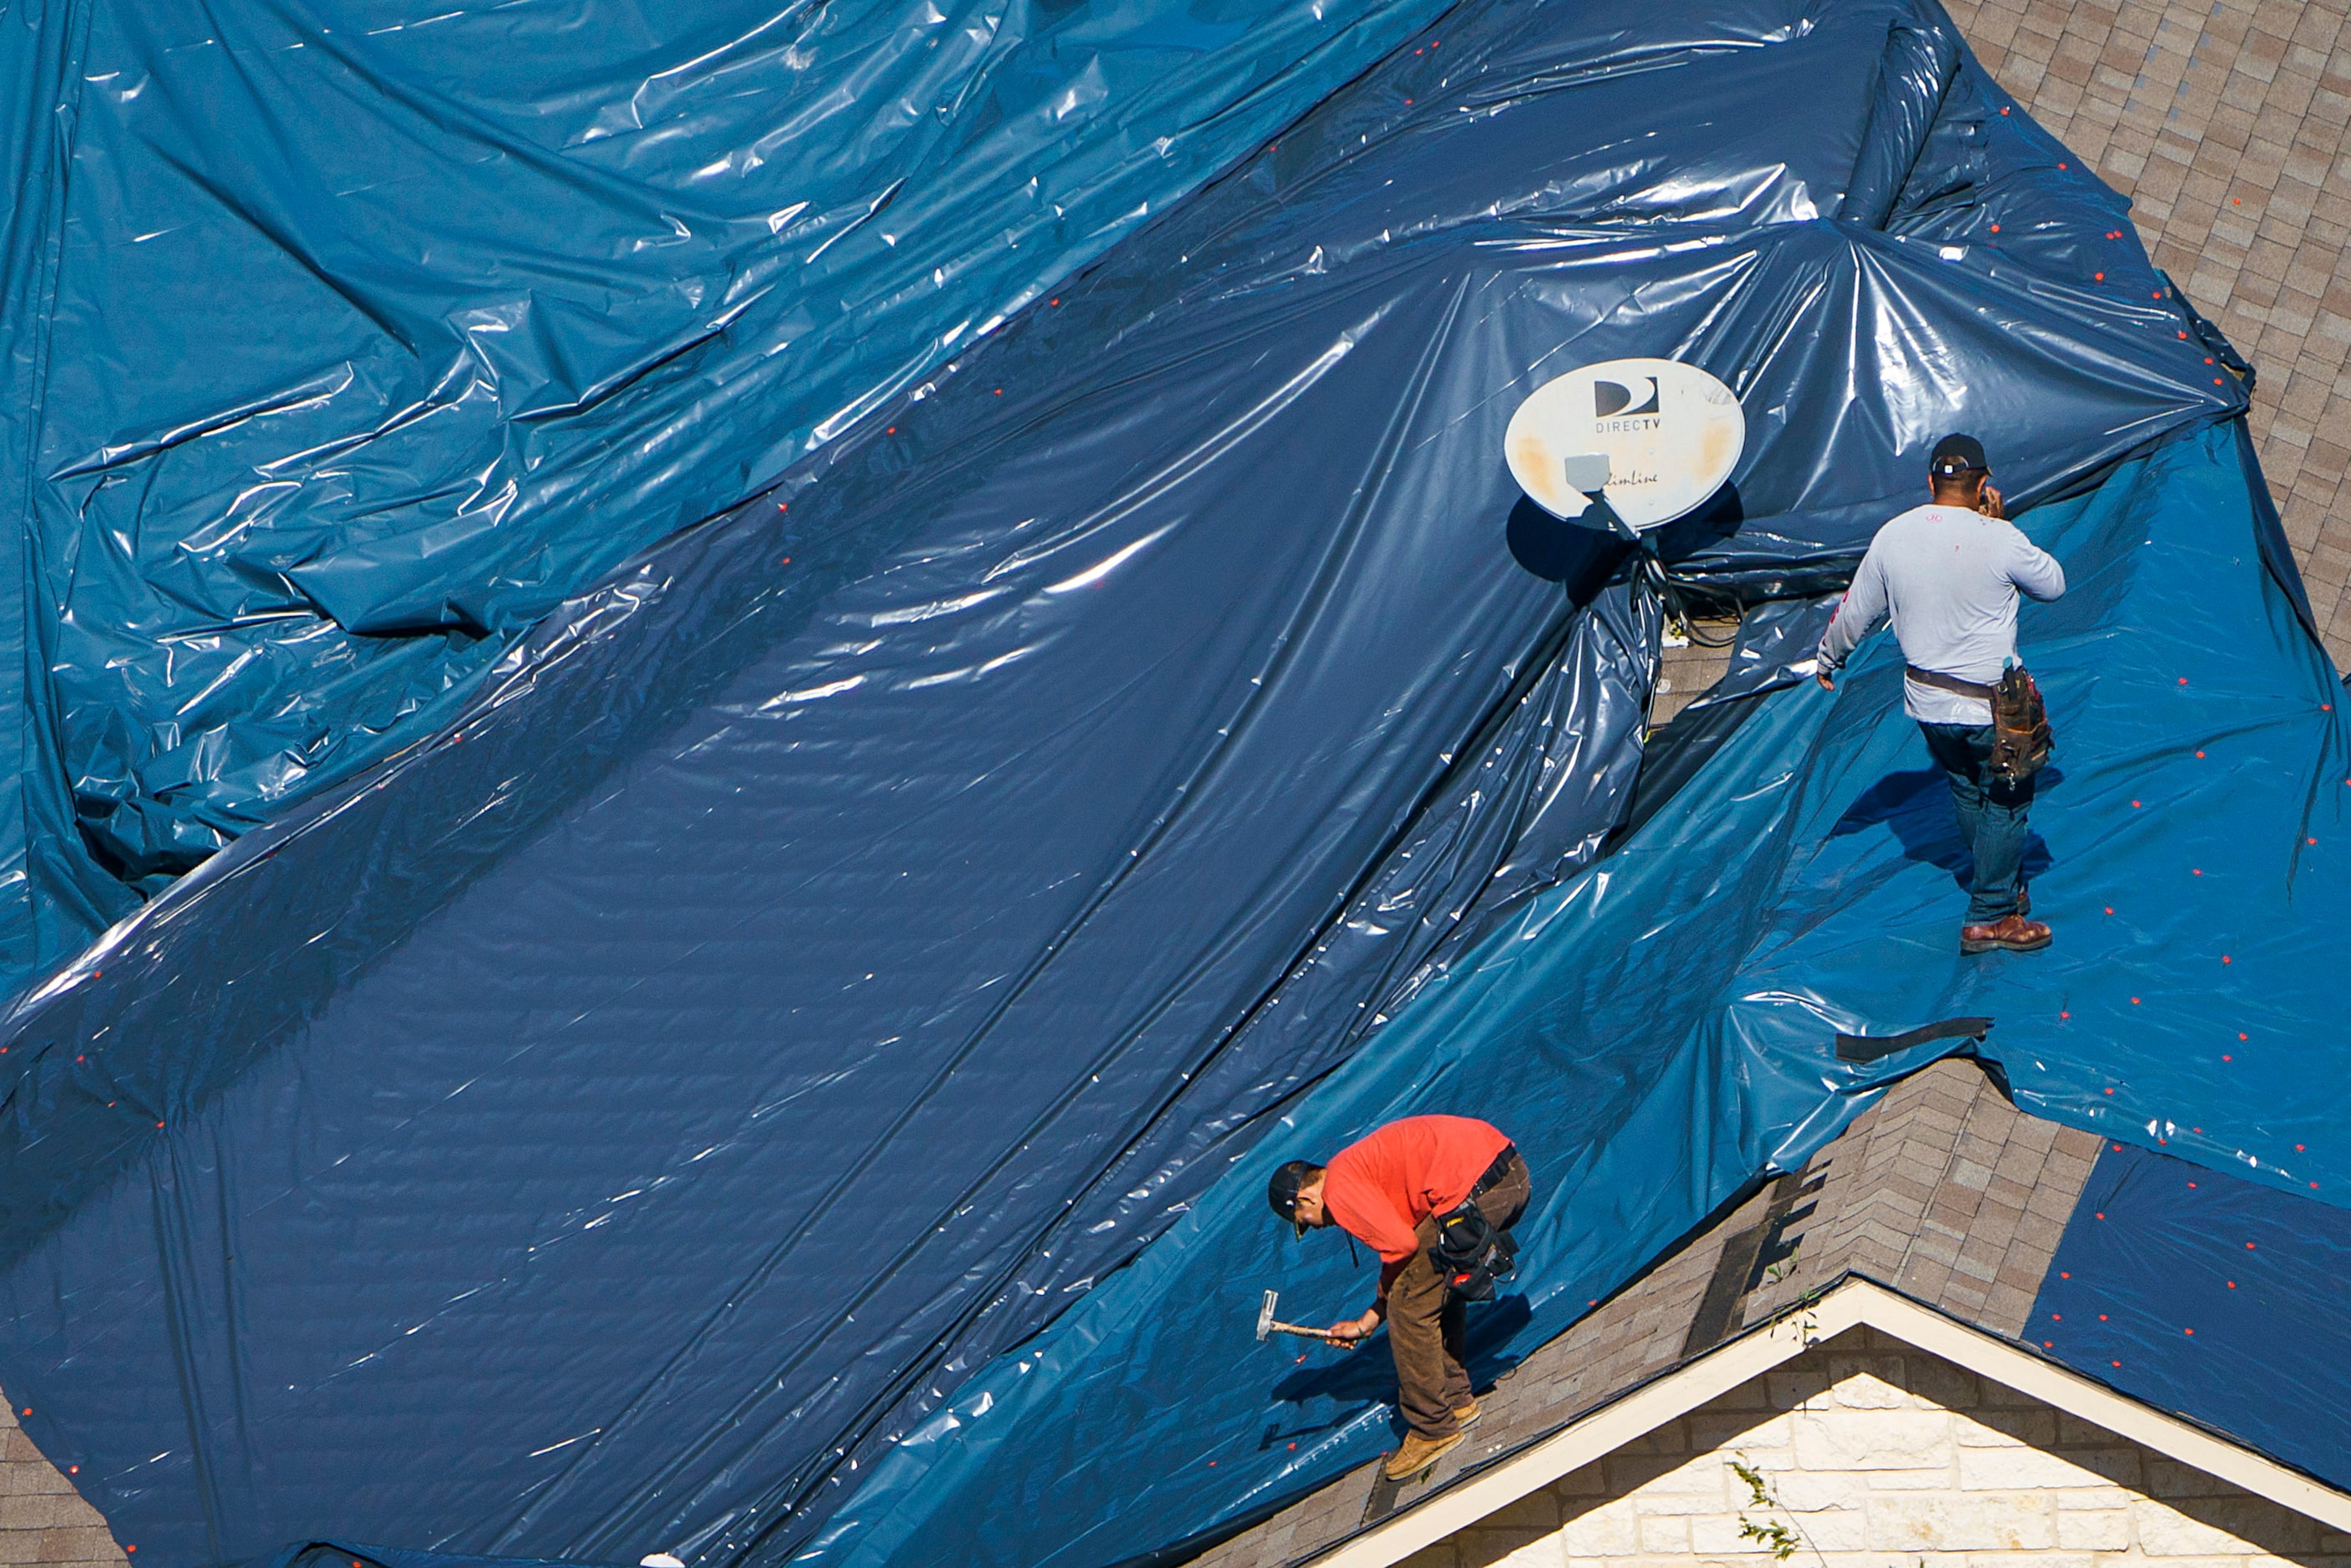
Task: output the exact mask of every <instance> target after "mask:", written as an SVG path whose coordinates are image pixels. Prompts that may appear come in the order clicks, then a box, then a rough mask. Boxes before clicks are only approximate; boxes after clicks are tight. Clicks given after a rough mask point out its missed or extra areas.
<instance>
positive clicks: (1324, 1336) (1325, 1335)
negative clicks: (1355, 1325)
mask: <svg viewBox="0 0 2351 1568" xmlns="http://www.w3.org/2000/svg"><path fill="white" fill-rule="evenodd" d="M1265 1331H1266V1332H1267V1333H1268V1334H1296V1335H1298V1336H1299V1337H1300V1338H1301V1339H1319V1340H1322V1342H1323V1343H1324V1344H1326V1345H1353V1343H1354V1341H1353V1340H1351V1339H1341V1338H1340V1337H1339V1336H1338V1335H1336V1334H1332V1332H1331V1331H1330V1330H1328V1329H1323V1328H1301V1327H1300V1326H1299V1325H1298V1324H1294V1323H1270V1324H1266V1325H1265Z"/></svg>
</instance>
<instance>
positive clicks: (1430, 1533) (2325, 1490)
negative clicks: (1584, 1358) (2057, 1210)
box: [1306, 1278, 2351, 1568]
mask: <svg viewBox="0 0 2351 1568" xmlns="http://www.w3.org/2000/svg"><path fill="white" fill-rule="evenodd" d="M1863 1326H1867V1327H1870V1328H1875V1329H1878V1330H1880V1331H1882V1332H1884V1333H1886V1334H1892V1335H1893V1336H1894V1337H1895V1338H1896V1339H1899V1340H1901V1341H1903V1342H1904V1343H1905V1344H1907V1345H1912V1346H1915V1347H1916V1348H1917V1349H1919V1350H1923V1351H1925V1352H1927V1353H1928V1355H1939V1356H1941V1357H1942V1358H1943V1359H1944V1360H1946V1361H1949V1362H1950V1363H1952V1364H1953V1365H1954V1366H1962V1367H1965V1368H1966V1369H1967V1370H1969V1371H1970V1372H1973V1373H1976V1374H1978V1375H1980V1376H1985V1377H1989V1378H1991V1379H1992V1380H1993V1381H1994V1382H1996V1383H1999V1384H2001V1385H2002V1386H2006V1387H2009V1388H2012V1389H2014V1390H2015V1391H2016V1392H2017V1393H2019V1394H2025V1395H2030V1396H2031V1397H2033V1398H2035V1399H2039V1400H2041V1401H2042V1402H2043V1404H2046V1405H2051V1406H2054V1407H2056V1408H2058V1409H2060V1410H2063V1411H2064V1412H2066V1413H2067V1414H2068V1415H2072V1416H2076V1417H2080V1418H2081V1419H2083V1420H2085V1421H2087V1422H2089V1423H2091V1424H2092V1425H2093V1426H2097V1427H2104V1428H2105V1429H2106V1430H2107V1431H2109V1432H2113V1433H2115V1434H2116V1436H2118V1437H2123V1438H2129V1439H2131V1440H2132V1441H2133V1442H2136V1443H2139V1444H2142V1445H2144V1446H2146V1447H2147V1448H2150V1449H2154V1450H2155V1451H2156V1452H2158V1453H2159V1454H2163V1455H2165V1456H2167V1457H2168V1458H2170V1459H2178V1460H2179V1462H2180V1463H2182V1464H2184V1465H2189V1466H2192V1467H2194V1468H2195V1469H2199V1470H2201V1471H2203V1472H2204V1473H2205V1474H2206V1475H2209V1476H2216V1477H2218V1478H2220V1480H2226V1481H2230V1482H2232V1483H2234V1484H2235V1485H2237V1486H2241V1487H2242V1488H2244V1489H2245V1490H2247V1491H2250V1492H2252V1493H2254V1494H2255V1495H2257V1496H2260V1497H2265V1498H2267V1499H2269V1500H2270V1501H2272V1502H2274V1503H2277V1504H2279V1505H2281V1506H2283V1507H2285V1508H2290V1509H2292V1510H2294V1511H2295V1512H2296V1513H2301V1514H2306V1515H2308V1516H2309V1517H2310V1518H2313V1519H2315V1520H2318V1521H2321V1522H2323V1523H2325V1524H2328V1525H2331V1526H2333V1527H2334V1528H2335V1529H2336V1530H2341V1531H2351V1496H2346V1494H2345V1493H2343V1492H2340V1491H2337V1490H2335V1489H2334V1488H2332V1487H2328V1486H2324V1485H2321V1484H2320V1483H2319V1482H2317V1481H2314V1480H2311V1479H2310V1478H2309V1477H2308V1476H2305V1475H2303V1474H2301V1473H2299V1472H2298V1471H2295V1470H2291V1469H2287V1468H2286V1467H2285V1466H2283V1465H2281V1464H2279V1463H2277V1462H2276V1461H2275V1460H2274V1459H2266V1458H2264V1457H2262V1455H2260V1454H2257V1453H2255V1452H2253V1451H2252V1449H2247V1448H2243V1447H2241V1446H2240V1445H2238V1444H2236V1443H2232V1442H2230V1441H2229V1440H2228V1439H2226V1438H2217V1437H2214V1436H2213V1435H2212V1434H2211V1433H2210V1432H2207V1431H2205V1430H2203V1429H2202V1428H2199V1427H2193V1426H2190V1425H2189V1423H2187V1422H2186V1421H2182V1420H2180V1419H2179V1418H2178V1417H2174V1416H2168V1415H2166V1414H2164V1413H2163V1412H2162V1411H2160V1410H2158V1409H2155V1408H2153V1407H2150V1406H2147V1405H2142V1404H2140V1403H2139V1402H2138V1401H2137V1400H2136V1399H2132V1398H2129V1397H2126V1396H2124V1395H2121V1394H2117V1393H2116V1392H2115V1391H2114V1390H2113V1389H2111V1388H2108V1387H2106V1386H2105V1385H2103V1384H2100V1383H2097V1382H2094V1381H2093V1380H2091V1379H2090V1378H2087V1377H2085V1376H2081V1375H2080V1374H2079V1373H2076V1372H2071V1371H2068V1370H2067V1369H2066V1368H2064V1367H2063V1366H2058V1365H2057V1364H2056V1363H2055V1362H2053V1361H2050V1360H2046V1359H2044V1358H2043V1357H2042V1356H2038V1355H2033V1354H2032V1353H2031V1352H2030V1351H2028V1350H2025V1349H2023V1348H2022V1346H2019V1345H2011V1344H2010V1343H2009V1342H2008V1341H2006V1340H2004V1339H2001V1338H1999V1337H1997V1336H1996V1335H1993V1334H1986V1333H1985V1332H1984V1331H1983V1330H1981V1329H1980V1328H1976V1327H1974V1326H1972V1325H1970V1324H1964V1323H1961V1322H1959V1320H1958V1319H1957V1318H1953V1317H1949V1316H1946V1315H1945V1314H1942V1313H1939V1312H1937V1311H1935V1310H1934V1309H1933V1308H1932V1307H1928V1306H1922V1305H1920V1304H1919V1303H1917V1302H1914V1301H1912V1300H1911V1299H1910V1298H1909V1297H1907V1296H1903V1295H1897V1294H1896V1293H1894V1292H1892V1291H1889V1290H1887V1289H1886V1288H1885V1287H1884V1286H1882V1285H1878V1284H1874V1283H1872V1282H1870V1281H1867V1280H1864V1279H1857V1278H1855V1279H1847V1280H1846V1281H1845V1282H1844V1283H1842V1284H1840V1285H1838V1286H1837V1287H1836V1288H1835V1289H1834V1290H1832V1291H1830V1292H1829V1293H1827V1294H1825V1295H1823V1297H1821V1299H1820V1300H1819V1301H1818V1302H1816V1303H1813V1306H1812V1307H1810V1308H1809V1309H1799V1310H1797V1311H1793V1312H1790V1313H1786V1314H1782V1315H1781V1316H1780V1317H1778V1318H1776V1319H1774V1320H1773V1321H1772V1322H1771V1323H1769V1324H1765V1325H1763V1326H1762V1327H1760V1328H1758V1329H1755V1330H1752V1331H1750V1333H1747V1334H1740V1336H1739V1337H1737V1338H1735V1339H1732V1340H1729V1341H1728V1342H1727V1343H1725V1344H1723V1345H1718V1346H1716V1347H1715V1348H1714V1349H1713V1350H1711V1351H1708V1353H1707V1354H1706V1355H1702V1356H1700V1357H1698V1359H1697V1360H1696V1361H1693V1362H1690V1363H1689V1364H1688V1365H1687V1366H1681V1367H1678V1368H1677V1369H1676V1370H1674V1371H1672V1372H1669V1373H1667V1374H1666V1375H1665V1376H1662V1377H1659V1378H1657V1379H1656V1380H1655V1381H1654V1382H1650V1383H1647V1384H1644V1385H1643V1386H1640V1387H1639V1388H1636V1389H1635V1390H1634V1391H1633V1392H1632V1393H1630V1394H1627V1395H1625V1397H1623V1398H1621V1399H1618V1400H1616V1401H1614V1403H1612V1404H1609V1405H1605V1406H1603V1407H1601V1408H1600V1409H1598V1410H1595V1411H1593V1413H1592V1414H1591V1415H1589V1416H1586V1417H1583V1419H1582V1420H1580V1421H1576V1422H1574V1423H1573V1424H1572V1425H1570V1426H1567V1427H1565V1428H1562V1429H1561V1430H1559V1431H1557V1432H1554V1433H1553V1434H1552V1435H1551V1436H1550V1437H1548V1438H1542V1439H1541V1441H1539V1442H1536V1443H1533V1444H1531V1445H1530V1446H1529V1447H1528V1448H1526V1449H1522V1450H1521V1451H1520V1453H1518V1454H1517V1455H1515V1456H1514V1457H1512V1458H1510V1459H1504V1460H1502V1461H1500V1462H1499V1463H1498V1464H1496V1465H1494V1466H1493V1467H1492V1468H1491V1469H1487V1470H1485V1471H1482V1472H1480V1473H1479V1474H1478V1475H1475V1476H1473V1477H1471V1478H1470V1479H1469V1480H1465V1481H1462V1482H1460V1483H1458V1484H1457V1485H1455V1486H1452V1487H1448V1488H1447V1489H1446V1490H1443V1491H1440V1492H1437V1493H1436V1494H1435V1495H1434V1496H1432V1497H1430V1498H1428V1499H1427V1500H1426V1501H1423V1502H1420V1503H1416V1504H1415V1505H1414V1506H1412V1507H1411V1508H1409V1509H1406V1510H1405V1511H1402V1512H1399V1513H1395V1514H1391V1515H1390V1516H1389V1517H1388V1518H1386V1519H1384V1520H1383V1521H1380V1522H1379V1523H1378V1524H1375V1525H1374V1526H1372V1527H1371V1528H1370V1529H1369V1530H1365V1531H1363V1532H1360V1533H1358V1534H1355V1535H1353V1536H1350V1537H1349V1538H1348V1539H1346V1540H1345V1541H1342V1542H1337V1543H1335V1544H1333V1545H1332V1546H1331V1547H1329V1548H1327V1549H1325V1550H1324V1551H1322V1552H1319V1553H1317V1554H1316V1555H1314V1556H1312V1557H1311V1558H1308V1559H1307V1560H1306V1561H1308V1562H1310V1563H1312V1564H1313V1565H1314V1568H1388V1565H1389V1564H1391V1563H1400V1562H1402V1561H1403V1560H1404V1559H1405V1558H1406V1557H1409V1556H1411V1555H1412V1554H1413V1553H1414V1552H1417V1551H1419V1550H1420V1549H1421V1548H1422V1547H1424V1546H1429V1545H1433V1544H1435V1543H1436V1542H1439V1541H1442V1540H1444V1539H1445V1538H1446V1537H1447V1536H1448V1535H1451V1534H1452V1533H1454V1532H1456V1531H1458V1530H1462V1529H1465V1528H1467V1527H1468V1526H1469V1525H1472V1524H1475V1523H1477V1522H1478V1521H1479V1520H1481V1519H1484V1518H1486V1517H1488V1516H1489V1515H1490V1514H1493V1513H1496V1512H1498V1511H1500V1510H1502V1509H1504V1508H1506V1507H1508V1506H1509V1505H1510V1504H1511V1503H1513V1502H1516V1501H1519V1499H1520V1498H1522V1497H1525V1496H1527V1495H1528V1494H1530V1493H1531V1492H1533V1491H1536V1490H1539V1489H1541V1488H1543V1487H1546V1486H1549V1485H1550V1484H1551V1483H1552V1482H1553V1481H1555V1480H1559V1479H1560V1478H1561V1477H1562V1476H1564V1475H1567V1474H1568V1473H1569V1472H1571V1471H1573V1470H1576V1469H1582V1468H1583V1466H1585V1465H1587V1464H1590V1463H1591V1462H1592V1461H1593V1460H1594V1459H1602V1458H1604V1457H1605V1456H1607V1455H1609V1454H1612V1453H1614V1452H1615V1451H1616V1450H1617V1449H1621V1448H1623V1447H1624V1446H1625V1444H1627V1443H1629V1442H1632V1441H1634V1440H1635V1438H1641V1437H1644V1436H1646V1435H1647V1434H1648V1433H1649V1432H1651V1431H1654V1430H1655V1429H1656V1428H1659V1427H1661V1426H1663V1425H1665V1424H1666V1423H1667V1421H1670V1420H1672V1419H1673V1418H1674V1417H1677V1416H1681V1415H1686V1414H1687V1413H1688V1412H1689V1411H1692V1410H1695V1409H1697V1408H1698V1407H1699V1406H1701V1405H1703V1404H1705V1403H1706V1402H1707V1401H1708V1400H1709V1399H1713V1398H1716V1397H1719V1396H1721V1395H1724V1394H1728V1393H1729V1392H1730V1391H1731V1390H1732V1389H1734V1388H1736V1387H1738V1386H1740V1384H1742V1383H1745V1382H1747V1381H1749V1380H1750V1379H1751V1378H1753V1377H1756V1376H1761V1374H1763V1373H1765V1372H1769V1371H1770V1370H1771V1368H1773V1367H1775V1366H1780V1365H1782V1363H1785V1362H1789V1361H1792V1360H1794V1359H1795V1358H1796V1357H1797V1356H1799V1355H1802V1354H1803V1353H1804V1352H1805V1351H1806V1350H1807V1349H1809V1348H1811V1347H1812V1346H1813V1345H1816V1344H1820V1343H1822V1342H1824V1341H1826V1340H1830V1339H1834V1338H1835V1337H1836V1336H1837V1335H1838V1334H1843V1333H1844V1332H1845V1331H1846V1330H1847V1329H1850V1328H1859V1327H1863Z"/></svg>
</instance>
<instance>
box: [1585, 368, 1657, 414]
mask: <svg viewBox="0 0 2351 1568" xmlns="http://www.w3.org/2000/svg"><path fill="white" fill-rule="evenodd" d="M1636 400H1637V406H1635V405H1636ZM1656 411H1657V379H1656V377H1655V376H1643V377H1642V378H1640V379H1638V380H1636V381H1635V382H1634V383H1633V384H1632V385H1631V386H1629V387H1626V386H1623V385H1620V384H1619V383H1617V382H1614V381H1594V382H1593V383H1592V415H1593V418H1594V419H1601V420H1604V419H1607V418H1608V417H1609V416H1610V415H1612V414H1654V413H1656Z"/></svg>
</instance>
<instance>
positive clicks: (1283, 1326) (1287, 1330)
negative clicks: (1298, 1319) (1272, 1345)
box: [1257, 1291, 1360, 1350]
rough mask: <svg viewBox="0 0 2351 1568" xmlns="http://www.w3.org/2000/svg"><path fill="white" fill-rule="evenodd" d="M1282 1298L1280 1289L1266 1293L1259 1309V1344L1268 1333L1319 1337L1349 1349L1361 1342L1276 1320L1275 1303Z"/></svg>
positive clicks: (1318, 1329)
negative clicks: (1274, 1313)
mask: <svg viewBox="0 0 2351 1568" xmlns="http://www.w3.org/2000/svg"><path fill="white" fill-rule="evenodd" d="M1280 1299H1281V1293H1280V1292H1279V1291H1268V1292H1266V1293H1265V1304H1264V1305H1263V1306H1260V1307H1259V1308H1258V1309H1257V1340H1258V1343H1259V1345H1263V1344H1264V1343H1265V1341H1266V1336H1267V1335H1269V1334H1297V1335H1298V1336H1299V1337H1300V1338H1301V1339H1319V1340H1321V1341H1322V1343H1323V1344H1325V1345H1344V1346H1345V1347H1346V1348H1347V1349H1349V1350H1353V1349H1354V1348H1355V1346H1356V1345H1357V1344H1358V1343H1360V1342H1359V1341H1356V1340H1352V1339H1340V1338H1338V1337H1337V1336H1335V1335H1334V1334H1332V1333H1331V1331H1330V1330H1328V1329H1323V1328H1302V1327H1301V1326H1300V1325H1299V1324H1294V1323H1280V1322H1278V1321H1276V1320H1275V1318H1274V1315H1273V1308H1274V1303H1277V1302H1279V1301H1280Z"/></svg>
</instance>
